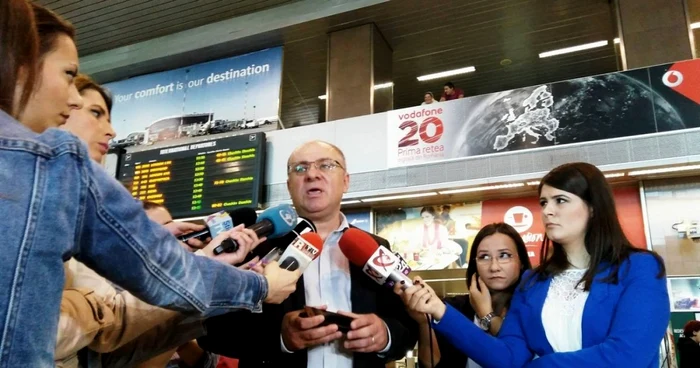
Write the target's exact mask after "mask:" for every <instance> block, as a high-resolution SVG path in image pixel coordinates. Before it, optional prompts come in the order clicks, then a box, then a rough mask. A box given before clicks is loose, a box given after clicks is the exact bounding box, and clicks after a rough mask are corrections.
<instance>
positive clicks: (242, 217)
mask: <svg viewBox="0 0 700 368" xmlns="http://www.w3.org/2000/svg"><path fill="white" fill-rule="evenodd" d="M257 219H258V214H257V213H255V210H254V209H253V208H251V207H243V208H237V209H235V210H233V211H231V212H228V213H227V212H226V211H219V212H217V213H215V214H213V215H209V216H207V218H206V219H205V223H206V225H207V228H206V229H204V230H202V231H196V232H192V233H187V234H184V235H180V236H178V237H177V239H178V240H180V241H182V242H185V243H187V241H188V240H190V239H192V238H199V239H203V238H208V237H210V238H214V237H215V236H217V235H219V233H221V232H223V231H227V230H231V229H233V228H234V227H236V226H238V225H240V224H245V226H246V227H248V226H251V225H253V224H254V223H255V220H257Z"/></svg>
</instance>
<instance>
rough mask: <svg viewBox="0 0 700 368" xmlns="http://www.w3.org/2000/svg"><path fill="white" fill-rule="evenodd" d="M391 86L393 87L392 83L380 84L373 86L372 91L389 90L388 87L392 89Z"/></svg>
mask: <svg viewBox="0 0 700 368" xmlns="http://www.w3.org/2000/svg"><path fill="white" fill-rule="evenodd" d="M393 86H394V82H388V83H381V84H375V85H374V89H382V88H389V87H393Z"/></svg>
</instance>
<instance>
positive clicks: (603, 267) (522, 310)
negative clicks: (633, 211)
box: [397, 162, 670, 368]
mask: <svg viewBox="0 0 700 368" xmlns="http://www.w3.org/2000/svg"><path fill="white" fill-rule="evenodd" d="M539 197H540V205H541V206H542V219H543V222H544V225H545V229H546V237H545V240H544V242H543V248H544V249H543V251H542V257H543V259H542V263H541V264H540V265H539V266H538V267H537V268H535V269H534V270H533V271H532V272H528V273H527V274H526V275H524V276H523V282H522V284H521V286H520V287H518V288H517V289H516V292H515V295H513V299H512V301H511V308H510V310H509V312H508V316H507V318H506V319H505V320H504V322H503V326H502V327H501V331H500V332H499V334H498V337H493V336H489V335H487V334H484V333H482V331H481V330H480V329H479V328H478V327H476V326H475V325H474V324H473V323H472V322H471V321H469V320H467V319H466V318H464V316H463V315H461V314H460V313H459V312H457V311H456V310H455V309H454V308H452V307H450V306H445V304H444V303H443V302H442V301H440V299H439V298H438V297H437V296H435V292H434V291H433V290H432V289H431V288H430V286H428V285H425V284H424V283H423V282H422V280H421V279H420V278H416V280H415V282H416V283H417V285H416V286H412V287H410V288H408V289H406V290H405V292H401V291H397V292H398V293H399V294H401V295H402V297H403V298H404V301H405V302H406V303H407V305H409V308H410V309H412V310H415V311H417V312H421V313H428V314H430V315H431V316H432V322H431V325H432V326H433V327H434V328H435V330H436V331H437V332H438V333H440V334H442V335H443V336H444V337H445V338H446V339H447V340H448V341H450V342H451V343H452V344H453V345H454V346H456V347H457V348H458V349H459V350H460V351H462V352H463V353H465V354H466V355H468V356H469V357H470V358H471V359H473V360H474V361H475V362H476V363H478V364H480V365H481V366H482V367H649V368H651V367H658V364H659V344H660V343H661V339H662V338H663V336H664V333H665V331H666V328H667V327H668V320H669V316H670V303H669V302H668V291H667V288H666V277H665V268H664V264H663V260H662V259H661V258H660V257H659V256H658V255H656V254H655V253H653V252H650V251H647V250H646V249H639V248H635V247H634V246H633V245H632V244H630V242H629V240H627V238H626V237H625V234H624V233H623V232H622V227H621V226H620V222H619V220H618V217H617V213H616V211H615V202H614V200H613V195H612V190H611V189H610V186H609V185H608V183H607V182H606V181H605V176H604V175H603V173H602V172H600V170H598V169H597V168H596V167H595V166H593V165H590V164H587V163H580V162H579V163H571V164H566V165H562V166H559V167H557V168H555V169H554V170H552V171H550V172H549V173H548V174H547V175H546V176H545V177H544V178H543V179H542V181H541V183H540V187H539ZM548 249H551V250H552V251H551V255H550V256H549V257H547V255H548V254H550V252H549V251H548ZM533 358H534V359H533Z"/></svg>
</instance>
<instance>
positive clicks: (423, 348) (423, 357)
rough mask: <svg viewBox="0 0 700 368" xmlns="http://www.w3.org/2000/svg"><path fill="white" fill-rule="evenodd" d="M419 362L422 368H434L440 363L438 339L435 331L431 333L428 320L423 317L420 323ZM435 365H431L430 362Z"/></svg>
mask: <svg viewBox="0 0 700 368" xmlns="http://www.w3.org/2000/svg"><path fill="white" fill-rule="evenodd" d="M418 332H419V335H418V361H419V362H420V365H421V367H430V368H433V367H435V366H437V365H438V363H440V357H441V355H440V348H439V346H438V342H437V338H436V337H435V333H436V332H435V331H431V327H430V323H429V322H428V319H427V318H426V317H425V316H423V321H421V322H418ZM431 345H432V346H433V351H432V360H431V356H430V346H431ZM431 361H432V362H433V364H434V365H432V366H431V365H430V362H431Z"/></svg>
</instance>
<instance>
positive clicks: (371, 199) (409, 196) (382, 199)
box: [362, 192, 437, 202]
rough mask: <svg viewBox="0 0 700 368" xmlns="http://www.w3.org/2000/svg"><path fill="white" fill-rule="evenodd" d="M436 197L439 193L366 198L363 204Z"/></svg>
mask: <svg viewBox="0 0 700 368" xmlns="http://www.w3.org/2000/svg"><path fill="white" fill-rule="evenodd" d="M434 195H437V192H427V193H414V194H401V195H394V196H386V197H374V198H365V199H363V200H362V202H379V201H390V200H393V199H407V198H420V197H430V196H434Z"/></svg>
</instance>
